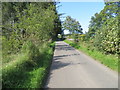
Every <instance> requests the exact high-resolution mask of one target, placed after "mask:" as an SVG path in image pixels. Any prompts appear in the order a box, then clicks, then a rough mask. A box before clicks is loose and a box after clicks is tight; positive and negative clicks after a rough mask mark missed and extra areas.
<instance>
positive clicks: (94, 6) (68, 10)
mask: <svg viewBox="0 0 120 90" xmlns="http://www.w3.org/2000/svg"><path fill="white" fill-rule="evenodd" d="M59 5H61V6H60V7H59V8H58V13H65V14H64V15H63V16H62V17H66V16H68V15H69V16H71V17H72V18H74V19H76V20H77V21H79V22H80V24H81V26H82V28H83V32H85V31H88V26H89V21H90V20H91V16H94V14H95V13H96V12H98V13H99V12H100V11H101V10H102V9H103V8H104V5H105V4H104V2H60V4H59ZM64 19H65V18H61V20H62V21H63V20H64ZM65 33H68V32H67V31H65Z"/></svg>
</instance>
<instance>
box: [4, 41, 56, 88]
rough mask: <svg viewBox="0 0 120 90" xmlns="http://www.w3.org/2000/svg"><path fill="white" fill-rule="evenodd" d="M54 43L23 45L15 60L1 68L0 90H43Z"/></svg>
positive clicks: (29, 43)
mask: <svg viewBox="0 0 120 90" xmlns="http://www.w3.org/2000/svg"><path fill="white" fill-rule="evenodd" d="M54 46H55V43H45V44H43V45H41V46H38V47H36V46H35V44H33V43H32V42H27V43H25V44H24V45H23V48H22V50H21V53H19V54H18V55H16V57H14V59H15V60H13V61H11V62H9V63H6V64H4V65H3V66H2V88H27V89H28V88H32V89H36V88H43V83H44V79H45V78H46V77H45V76H46V74H47V72H48V68H49V66H50V64H51V60H52V57H53V49H54Z"/></svg>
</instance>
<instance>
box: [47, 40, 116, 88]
mask: <svg viewBox="0 0 120 90" xmlns="http://www.w3.org/2000/svg"><path fill="white" fill-rule="evenodd" d="M45 88H118V74H117V72H114V71H112V70H110V69H109V68H107V67H105V66H104V65H102V64H100V63H99V62H97V61H95V60H94V59H92V58H91V57H89V56H87V55H85V54H84V53H82V52H80V51H78V50H76V49H74V48H73V47H71V46H69V45H68V44H66V43H65V42H63V41H57V42H56V47H55V52H54V57H53V62H52V66H51V69H50V75H49V77H48V80H47V83H46V86H45Z"/></svg>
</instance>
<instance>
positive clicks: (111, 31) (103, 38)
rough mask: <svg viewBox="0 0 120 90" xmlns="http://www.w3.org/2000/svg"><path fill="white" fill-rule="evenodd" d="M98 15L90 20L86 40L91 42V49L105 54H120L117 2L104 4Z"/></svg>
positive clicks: (119, 15)
mask: <svg viewBox="0 0 120 90" xmlns="http://www.w3.org/2000/svg"><path fill="white" fill-rule="evenodd" d="M105 4H106V5H105V7H104V9H103V10H101V12H100V13H96V14H95V16H93V17H92V18H91V21H90V25H89V31H88V33H87V34H86V37H85V38H86V40H89V41H90V42H92V45H93V47H96V48H97V49H98V50H100V51H102V52H104V53H106V54H119V53H120V44H119V41H120V37H119V35H118V34H119V28H118V23H119V17H120V14H119V5H120V4H119V2H105Z"/></svg>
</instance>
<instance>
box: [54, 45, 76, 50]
mask: <svg viewBox="0 0 120 90" xmlns="http://www.w3.org/2000/svg"><path fill="white" fill-rule="evenodd" d="M55 49H56V50H66V51H67V50H75V49H74V48H71V47H70V46H68V45H56V47H55Z"/></svg>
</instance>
